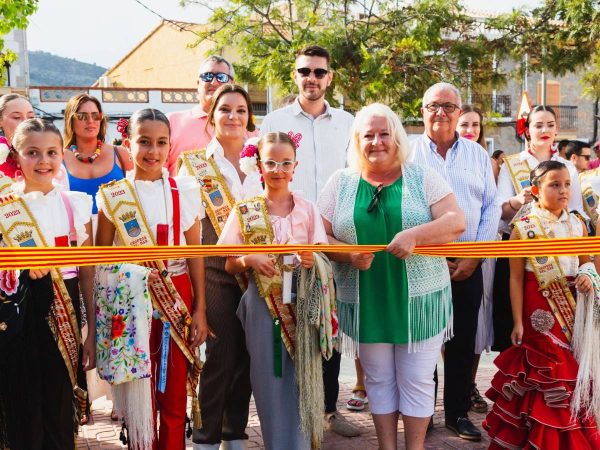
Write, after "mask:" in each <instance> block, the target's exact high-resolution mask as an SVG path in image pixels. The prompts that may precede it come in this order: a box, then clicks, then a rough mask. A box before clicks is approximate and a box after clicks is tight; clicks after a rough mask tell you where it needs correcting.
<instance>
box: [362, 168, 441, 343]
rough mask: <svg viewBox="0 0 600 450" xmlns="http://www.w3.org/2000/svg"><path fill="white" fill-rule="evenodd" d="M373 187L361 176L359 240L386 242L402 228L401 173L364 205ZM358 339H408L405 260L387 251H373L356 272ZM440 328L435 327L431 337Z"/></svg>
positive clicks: (376, 341) (365, 341)
mask: <svg viewBox="0 0 600 450" xmlns="http://www.w3.org/2000/svg"><path fill="white" fill-rule="evenodd" d="M375 190H376V187H375V186H372V185H371V184H369V183H368V182H366V181H365V180H363V179H362V178H361V179H360V181H359V184H358V191H357V193H356V202H355V205H354V225H355V228H356V237H357V241H358V243H359V244H384V245H386V244H389V243H390V242H391V241H392V239H394V236H395V235H396V234H397V233H398V232H400V231H402V207H401V205H402V177H400V178H398V179H397V180H396V181H395V182H394V183H392V184H390V185H389V186H385V187H384V188H383V189H382V190H381V192H380V193H379V202H378V203H377V205H376V206H375V208H374V209H373V210H372V211H371V212H368V211H367V209H368V207H369V204H370V203H371V200H372V199H373V195H374V193H375ZM359 295H360V324H359V326H360V329H359V330H360V331H359V341H360V342H362V343H366V344H374V343H388V344H407V343H408V342H409V336H408V332H409V321H408V317H409V312H408V281H407V275H406V261H405V260H403V259H399V258H396V257H395V256H393V255H392V254H390V253H388V252H378V253H376V254H375V258H374V260H373V263H372V264H371V268H370V269H369V270H366V271H360V272H359ZM440 331H441V329H439V330H434V332H432V333H431V335H430V336H424V338H428V337H432V336H435V335H436V334H438V333H439V332H440Z"/></svg>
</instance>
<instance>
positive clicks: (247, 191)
mask: <svg viewBox="0 0 600 450" xmlns="http://www.w3.org/2000/svg"><path fill="white" fill-rule="evenodd" d="M211 156H212V157H213V159H214V160H215V162H216V163H217V166H219V170H220V171H221V174H222V175H223V178H225V182H226V183H227V186H228V187H229V191H230V192H231V195H233V198H234V199H235V200H236V201H240V200H244V199H246V198H251V197H256V196H257V195H259V194H261V193H262V191H263V188H262V185H261V184H260V175H259V174H258V172H256V173H253V174H250V175H248V176H246V178H244V181H243V182H242V180H240V176H239V174H238V172H237V169H236V168H235V167H234V165H233V164H231V162H230V161H229V160H228V159H227V158H225V151H224V150H223V147H222V146H221V144H220V143H219V141H218V140H217V139H216V138H213V139H212V140H211V141H210V142H209V144H208V145H207V146H206V158H207V159H208V158H210V157H211ZM177 174H178V175H179V176H188V177H189V176H192V175H193V174H191V173H190V172H189V170H188V169H187V167H186V166H185V164H182V165H181V167H180V168H179V172H178V173H177ZM202 217H204V215H203V216H202Z"/></svg>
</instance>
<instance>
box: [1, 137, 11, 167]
mask: <svg viewBox="0 0 600 450" xmlns="http://www.w3.org/2000/svg"><path fill="white" fill-rule="evenodd" d="M9 154H10V144H9V143H8V139H6V138H5V137H4V136H0V164H4V163H5V162H6V159H7V158H8V155H9Z"/></svg>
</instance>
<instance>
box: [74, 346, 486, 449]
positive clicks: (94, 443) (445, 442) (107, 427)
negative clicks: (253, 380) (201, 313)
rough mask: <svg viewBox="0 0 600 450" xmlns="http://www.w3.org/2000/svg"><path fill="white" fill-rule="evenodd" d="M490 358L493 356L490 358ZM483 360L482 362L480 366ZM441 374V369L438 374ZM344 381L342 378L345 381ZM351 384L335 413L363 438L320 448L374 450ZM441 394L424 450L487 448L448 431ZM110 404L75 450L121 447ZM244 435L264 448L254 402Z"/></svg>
mask: <svg viewBox="0 0 600 450" xmlns="http://www.w3.org/2000/svg"><path fill="white" fill-rule="evenodd" d="M490 356H492V355H490ZM491 359H492V358H491V357H488V358H486V360H487V363H485V364H482V367H480V369H479V372H478V377H477V383H478V385H479V388H480V391H481V393H482V394H483V393H484V392H485V391H486V390H487V388H488V387H489V384H490V380H491V378H492V376H493V374H494V369H493V367H491V364H489V363H490V362H491ZM483 362H484V361H483V358H482V363H483ZM440 373H443V370H441V371H440ZM344 378H345V379H344ZM342 379H343V380H344V381H348V377H342ZM440 385H443V378H441V379H440ZM352 386H353V384H351V383H347V382H344V383H342V384H341V385H340V397H339V398H340V403H339V406H338V410H339V411H340V412H341V413H342V414H343V415H344V416H345V417H346V418H347V419H348V420H349V421H350V422H352V423H354V424H355V425H357V426H359V427H360V429H361V431H362V435H361V436H359V437H356V438H344V437H341V436H337V435H335V434H333V433H331V432H326V433H325V438H324V441H323V446H322V448H323V449H324V450H352V449H357V450H370V449H377V438H376V435H375V428H374V426H373V421H372V420H371V414H370V413H369V412H368V408H367V410H365V411H363V412H360V413H358V412H350V411H347V410H346V408H345V406H344V402H345V401H346V400H347V399H348V398H349V397H350V391H351V389H352ZM441 398H442V396H441V392H439V395H438V403H437V405H436V412H435V416H434V423H435V428H434V430H433V431H432V432H431V433H430V434H429V435H428V436H427V440H426V442H425V448H426V449H427V450H442V449H443V450H449V449H468V450H480V449H485V448H487V447H488V445H489V440H488V439H487V436H486V434H485V433H483V435H484V439H483V440H482V441H481V442H477V443H471V442H467V441H464V440H462V439H460V438H458V437H457V436H456V435H454V434H453V433H452V432H450V431H449V430H448V429H446V428H445V427H444V419H443V417H444V416H443V408H442V402H441ZM110 411H111V402H110V401H108V400H104V398H102V399H98V400H96V401H95V402H94V404H93V410H92V416H91V418H90V422H89V424H88V425H86V426H84V427H81V429H80V432H79V436H78V439H77V448H78V449H88V448H89V449H96V450H100V449H101V450H115V449H121V448H124V446H123V445H121V443H120V442H119V431H120V426H119V425H118V424H116V423H115V422H111V420H110ZM484 416H485V414H476V413H470V417H471V419H472V420H473V422H474V423H475V424H476V425H477V426H480V425H481V421H482V420H483V419H484ZM402 431H403V427H402V422H400V424H399V430H398V448H399V449H403V448H404V435H403V433H402ZM246 432H247V433H248V435H249V441H248V448H249V449H260V448H263V443H262V438H261V434H260V424H259V421H258V416H257V415H256V408H255V406H254V402H252V404H251V407H250V421H249V423H248V428H247V430H246ZM186 448H187V449H191V448H192V445H191V440H188V441H187V447H186Z"/></svg>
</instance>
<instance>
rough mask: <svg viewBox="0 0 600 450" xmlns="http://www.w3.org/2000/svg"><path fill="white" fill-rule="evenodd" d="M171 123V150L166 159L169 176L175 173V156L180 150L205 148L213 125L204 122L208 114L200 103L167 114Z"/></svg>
mask: <svg viewBox="0 0 600 450" xmlns="http://www.w3.org/2000/svg"><path fill="white" fill-rule="evenodd" d="M167 118H168V119H169V123H170V124H171V150H170V151H169V158H168V159H167V168H168V169H169V173H170V174H171V176H175V175H176V173H177V158H178V157H179V154H180V153H181V152H185V151H187V150H198V149H201V148H206V146H207V145H208V143H209V142H210V140H211V139H212V135H213V127H212V126H210V125H209V126H208V129H207V128H206V124H207V121H208V114H207V113H205V112H204V111H203V110H202V109H201V108H200V105H196V106H194V107H193V108H192V109H186V110H184V111H174V112H170V113H168V114H167Z"/></svg>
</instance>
